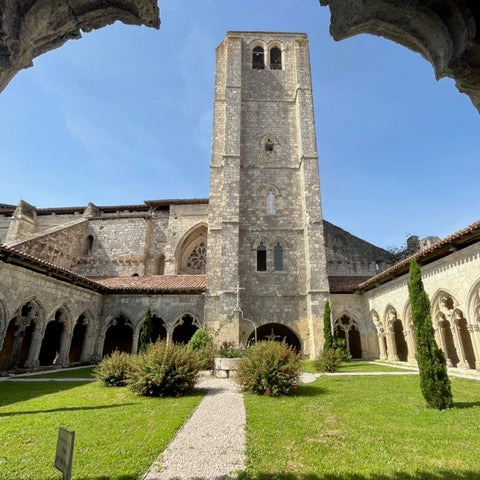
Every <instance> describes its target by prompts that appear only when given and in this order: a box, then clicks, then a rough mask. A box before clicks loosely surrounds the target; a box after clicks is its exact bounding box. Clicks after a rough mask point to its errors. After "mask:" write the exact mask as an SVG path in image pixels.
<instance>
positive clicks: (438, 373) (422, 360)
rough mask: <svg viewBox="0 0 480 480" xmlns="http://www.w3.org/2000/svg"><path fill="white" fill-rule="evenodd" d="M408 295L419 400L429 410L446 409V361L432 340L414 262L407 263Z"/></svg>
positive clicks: (426, 302) (427, 305)
mask: <svg viewBox="0 0 480 480" xmlns="http://www.w3.org/2000/svg"><path fill="white" fill-rule="evenodd" d="M408 293H409V297H410V307H411V311H412V320H413V333H414V337H415V344H416V350H417V351H416V359H417V363H418V369H419V373H420V388H421V390H422V395H423V398H424V399H425V401H426V402H427V406H428V407H430V408H436V409H437V410H443V409H445V408H450V407H451V406H452V403H453V397H452V389H451V385H450V379H449V378H448V375H447V362H446V360H445V355H444V354H443V352H442V350H441V349H440V348H439V347H438V345H437V343H436V341H435V332H434V330H433V326H432V319H431V315H430V301H429V299H428V295H427V294H426V292H425V289H424V287H423V282H422V275H421V272H420V267H419V266H418V263H417V261H416V260H415V259H413V260H412V262H411V263H410V278H409V281H408Z"/></svg>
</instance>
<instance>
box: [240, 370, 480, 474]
mask: <svg viewBox="0 0 480 480" xmlns="http://www.w3.org/2000/svg"><path fill="white" fill-rule="evenodd" d="M452 387H453V393H454V399H455V401H456V404H455V408H453V409H451V410H448V411H436V410H430V409H427V408H426V407H425V402H424V401H423V398H422V397H421V394H420V389H419V385H418V377H416V376H413V377H412V376H395V377H392V376H378V377H322V378H320V379H318V380H317V381H316V382H314V383H312V384H308V385H304V386H302V387H301V388H300V390H299V393H298V395H296V396H293V397H283V398H269V397H259V396H254V395H250V394H247V395H245V404H246V409H247V419H248V421H247V470H246V471H245V472H244V473H242V474H241V475H240V478H241V479H256V480H264V479H265V480H266V479H272V480H274V479H277V480H296V479H299V480H367V479H368V480H440V479H441V480H478V479H480V456H479V455H478V451H477V447H476V446H478V445H480V428H479V427H478V426H479V425H480V388H479V387H480V385H479V384H478V382H475V381H471V380H462V379H455V378H454V379H452Z"/></svg>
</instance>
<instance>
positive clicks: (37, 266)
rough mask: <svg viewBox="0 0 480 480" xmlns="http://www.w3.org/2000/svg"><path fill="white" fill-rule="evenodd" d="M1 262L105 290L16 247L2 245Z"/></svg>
mask: <svg viewBox="0 0 480 480" xmlns="http://www.w3.org/2000/svg"><path fill="white" fill-rule="evenodd" d="M0 260H3V261H4V262H6V263H11V264H14V265H18V266H20V267H23V268H27V269H28V270H33V271H35V272H39V273H43V274H46V275H48V276H50V277H52V278H56V279H58V280H63V281H67V282H69V283H73V284H75V285H79V286H81V287H85V288H88V289H90V290H95V291H104V290H105V288H104V287H103V286H102V285H100V284H99V283H96V282H94V281H92V280H90V279H88V278H87V277H83V276H82V275H78V274H76V273H74V272H72V271H71V270H67V269H66V268H62V267H59V266H57V265H54V264H53V263H50V262H47V261H45V260H42V259H41V258H38V257H34V256H33V255H30V254H28V253H25V252H21V251H20V250H16V249H15V248H14V247H5V246H4V245H0Z"/></svg>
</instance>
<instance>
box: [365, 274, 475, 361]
mask: <svg viewBox="0 0 480 480" xmlns="http://www.w3.org/2000/svg"><path fill="white" fill-rule="evenodd" d="M464 305H467V308H466V309H464V308H462V305H461V304H460V302H459V301H458V299H457V298H456V296H455V295H454V294H453V293H451V292H449V291H447V290H445V289H439V290H437V292H436V293H435V294H434V295H433V296H432V299H431V318H432V327H433V329H434V332H435V340H436V342H437V344H438V345H439V346H440V348H441V349H442V350H443V352H444V353H445V357H446V360H447V365H448V366H449V367H453V368H462V369H480V322H479V320H480V281H478V282H477V283H476V284H475V285H474V287H473V288H472V289H471V290H470V292H469V294H468V297H467V300H466V301H465V302H464ZM398 311H399V309H397V308H395V307H394V306H393V305H392V304H388V305H387V306H386V307H385V310H384V313H383V317H380V315H379V313H378V312H377V311H376V310H372V311H371V318H372V321H373V323H374V325H375V328H376V332H377V336H378V347H379V357H380V359H383V360H389V361H400V362H408V363H415V339H414V335H413V324H412V317H411V312H410V304H409V302H408V301H407V302H406V303H405V305H403V310H400V311H403V312H404V315H403V318H400V317H399V316H398V314H397V312H398ZM465 311H467V312H469V315H468V317H466V315H465V313H464V312H465Z"/></svg>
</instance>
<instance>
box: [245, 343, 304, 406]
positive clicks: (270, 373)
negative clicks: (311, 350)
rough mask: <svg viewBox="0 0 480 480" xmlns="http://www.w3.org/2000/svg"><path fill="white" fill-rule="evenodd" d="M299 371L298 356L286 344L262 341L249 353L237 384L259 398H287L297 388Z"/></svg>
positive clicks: (248, 351)
mask: <svg viewBox="0 0 480 480" xmlns="http://www.w3.org/2000/svg"><path fill="white" fill-rule="evenodd" d="M300 370H301V363H300V357H299V355H297V353H296V352H295V351H294V350H293V349H291V348H290V347H288V345H287V344H286V343H284V342H282V343H280V342H273V341H268V342H266V341H262V342H258V343H256V344H255V345H253V346H252V347H250V348H249V349H248V350H247V353H246V355H245V357H244V358H243V359H242V360H241V361H240V366H239V369H238V371H237V375H236V381H237V383H239V384H240V385H241V386H242V388H243V390H245V391H248V392H252V393H256V394H257V395H269V396H272V397H276V396H279V395H288V394H290V393H292V392H293V391H294V390H295V389H296V388H297V387H298V384H299V381H300Z"/></svg>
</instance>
